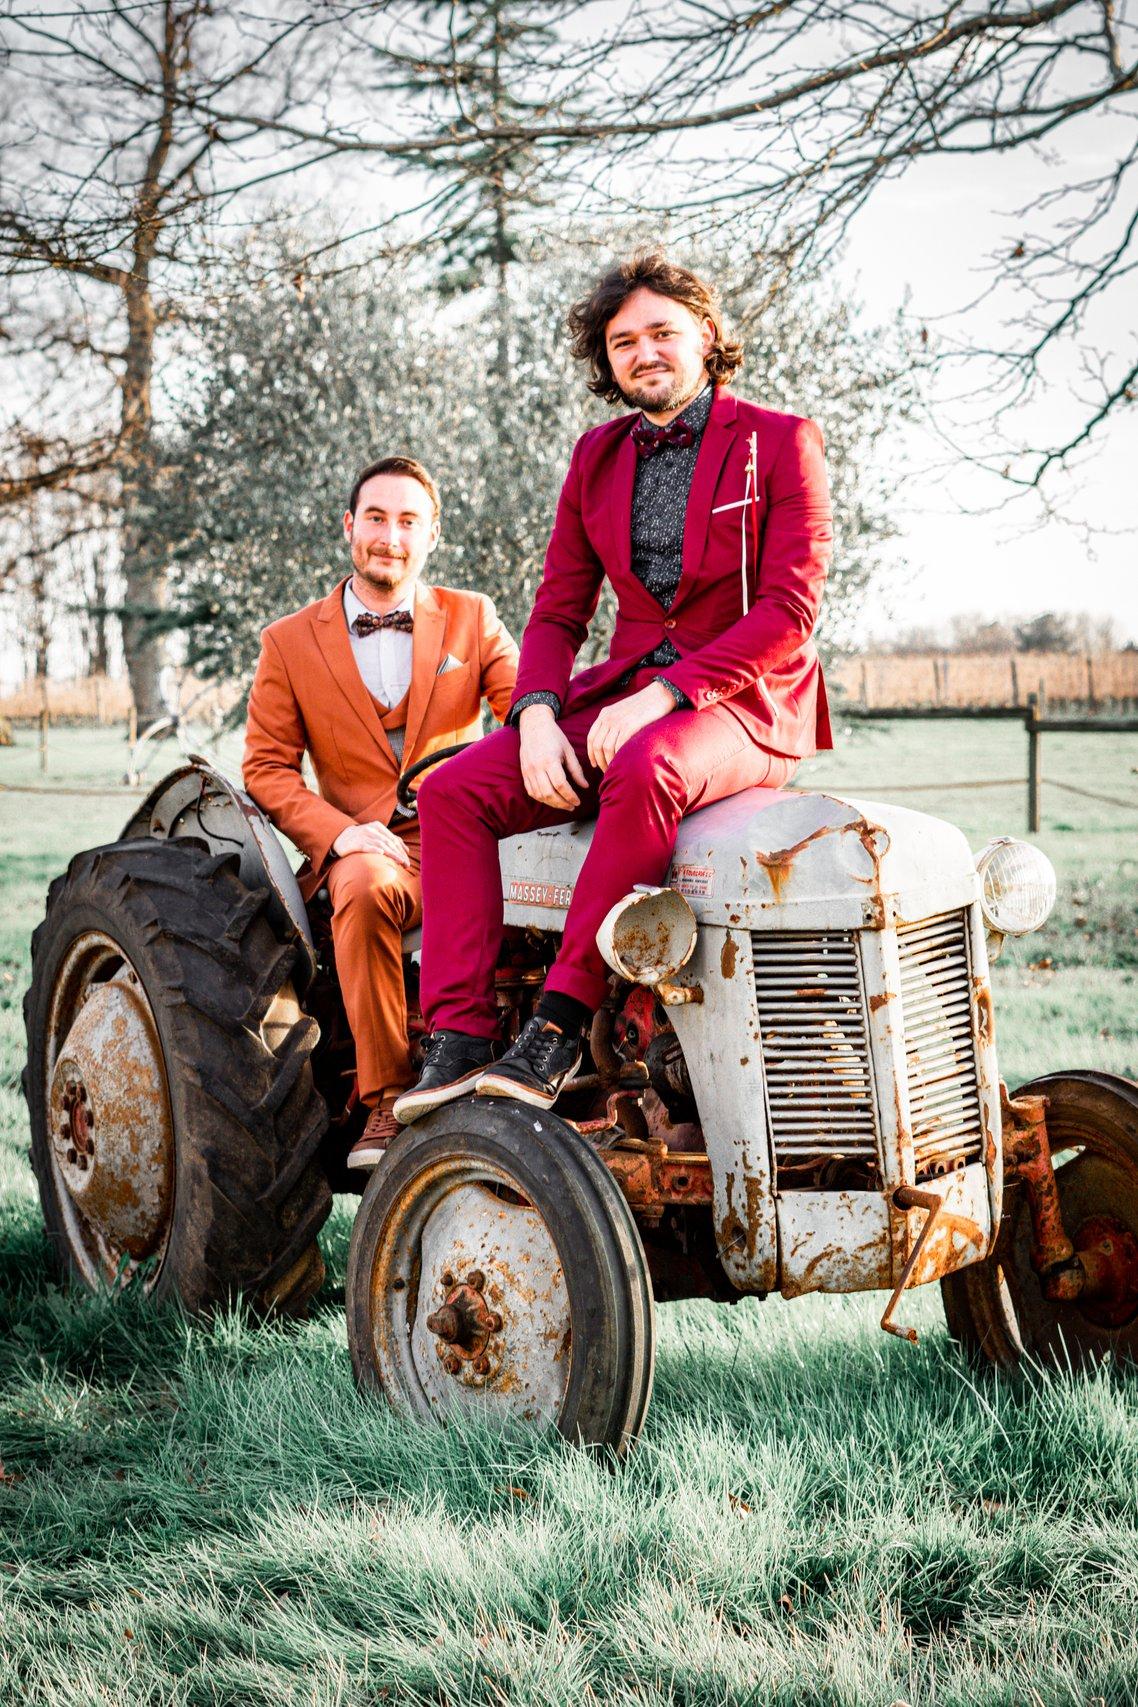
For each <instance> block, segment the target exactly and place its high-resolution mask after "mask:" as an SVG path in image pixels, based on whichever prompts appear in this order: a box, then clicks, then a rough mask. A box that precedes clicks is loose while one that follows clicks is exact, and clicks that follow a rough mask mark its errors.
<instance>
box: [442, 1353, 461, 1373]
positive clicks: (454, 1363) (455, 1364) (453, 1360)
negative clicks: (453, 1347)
mask: <svg viewBox="0 0 1138 1707" xmlns="http://www.w3.org/2000/svg"><path fill="white" fill-rule="evenodd" d="M443 1368H444V1369H445V1370H446V1372H447V1374H448V1375H457V1374H458V1371H459V1360H458V1358H457V1357H456V1356H455V1355H454V1352H453V1351H452V1352H451V1354H450V1356H449V1357H448V1358H447V1360H446V1362H445V1363H444V1364H443Z"/></svg>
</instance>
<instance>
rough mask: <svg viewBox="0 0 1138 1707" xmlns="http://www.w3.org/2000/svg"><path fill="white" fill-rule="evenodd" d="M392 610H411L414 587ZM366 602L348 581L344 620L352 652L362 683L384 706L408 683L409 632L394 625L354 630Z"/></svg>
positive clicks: (399, 695)
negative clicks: (371, 630) (370, 629)
mask: <svg viewBox="0 0 1138 1707" xmlns="http://www.w3.org/2000/svg"><path fill="white" fill-rule="evenodd" d="M392 609H393V610H406V611H410V612H411V614H412V615H414V613H415V589H414V587H412V588H411V589H410V591H409V592H408V593H407V594H406V596H405V597H404V598H402V599H400V601H399V603H398V604H397V605H394V606H393V607H392ZM366 610H367V606H366V605H365V604H364V603H363V601H362V600H361V599H359V598H357V596H356V594H355V592H354V591H353V590H352V583H351V582H350V581H348V582H347V583H346V584H345V587H344V620H345V621H346V622H347V625H348V639H349V640H350V641H351V644H352V656H353V657H354V658H355V660H356V668H357V669H358V670H359V672H360V676H361V677H362V679H363V684H364V687H365V688H366V689H367V690H368V692H369V693H370V694H374V695H375V697H376V699H378V700H382V702H383V704H384V705H386V706H387V707H389V708H390V707H391V706H393V705H398V704H399V701H400V700H401V699H402V698H403V695H404V694H405V693H406V692H407V689H408V688H409V687H410V686H411V646H412V636H411V635H410V634H403V633H401V632H400V630H399V629H397V628H379V629H376V631H375V632H374V633H373V634H356V633H354V632H353V629H352V624H353V622H354V621H355V620H356V618H357V616H359V615H360V613H361V612H362V611H366Z"/></svg>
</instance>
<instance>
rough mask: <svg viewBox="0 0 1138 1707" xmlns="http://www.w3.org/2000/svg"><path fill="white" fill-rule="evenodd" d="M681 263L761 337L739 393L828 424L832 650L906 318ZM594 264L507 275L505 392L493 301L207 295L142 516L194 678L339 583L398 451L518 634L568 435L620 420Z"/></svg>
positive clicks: (743, 263)
mask: <svg viewBox="0 0 1138 1707" xmlns="http://www.w3.org/2000/svg"><path fill="white" fill-rule="evenodd" d="M687 258H688V259H690V260H692V261H693V262H695V264H697V265H703V266H704V268H705V269H706V270H707V271H709V272H711V273H712V275H713V276H716V277H717V278H718V279H719V282H720V283H721V285H722V288H723V292H724V298H725V301H726V304H727V308H728V312H729V317H730V319H731V321H732V324H733V325H735V326H736V327H737V328H739V329H740V330H742V332H743V333H744V335H745V337H746V341H747V349H748V360H747V365H746V367H745V369H744V372H743V374H742V375H741V377H740V380H739V382H738V386H739V389H740V391H741V392H742V393H743V394H745V395H748V396H750V397H752V398H754V399H755V400H756V401H760V402H762V403H764V404H766V405H768V406H770V407H772V408H776V409H786V410H790V411H793V412H797V413H807V414H811V415H813V416H815V417H816V418H817V419H818V420H819V421H820V422H821V424H822V427H823V430H824V432H825V434H826V438H827V443H828V454H829V464H830V472H831V480H832V484H833V490H834V498H835V510H836V518H837V538H838V546H837V551H836V555H835V565H834V571H833V575H832V579H831V586H830V591H829V596H828V600H827V606H826V615H825V619H824V623H823V627H822V630H821V637H822V639H823V641H824V642H825V643H827V644H829V645H831V646H833V645H835V644H840V643H841V641H842V639H843V637H844V635H845V633H846V631H847V629H848V627H849V625H850V624H851V622H852V620H853V618H854V617H855V615H856V612H857V609H858V607H859V605H860V603H861V601H862V599H863V598H864V596H865V594H866V592H867V589H868V588H869V586H870V583H871V581H873V579H874V577H875V575H877V574H878V573H879V572H880V570H881V565H882V559H883V551H882V548H883V546H884V544H885V542H886V540H887V539H888V538H889V537H890V535H891V533H892V528H891V524H890V520H889V512H888V501H887V498H888V487H889V484H890V482H891V480H892V479H893V478H895V475H896V469H895V468H893V467H891V466H889V465H888V464H887V462H886V460H885V459H884V458H883V456H882V454H881V444H882V441H883V440H884V439H885V438H886V437H887V435H888V433H889V431H890V428H891V427H892V426H893V425H895V424H896V422H897V421H898V419H899V417H900V416H901V415H903V414H904V412H905V411H906V409H907V408H908V405H909V403H910V401H911V398H912V395H913V391H914V387H915V378H914V372H913V365H912V357H911V355H910V353H909V352H908V351H907V350H906V348H905V346H904V343H903V341H902V339H901V336H900V334H899V332H897V331H896V329H890V328H885V329H883V328H879V327H877V328H869V327H861V326H860V325H859V323H858V318H857V315H856V312H855V310H854V309H853V308H852V307H851V306H850V304H849V303H848V302H846V301H844V300H841V299H840V298H839V297H838V296H837V294H836V293H835V291H834V290H832V289H831V288H830V287H828V285H827V283H826V280H825V279H824V278H813V279H800V280H799V281H797V282H796V283H794V284H793V285H792V286H790V287H788V288H784V289H779V290H772V288H771V283H770V279H769V277H768V275H767V269H765V268H764V267H763V266H761V265H760V264H759V263H757V262H755V261H754V260H753V259H748V258H747V257H745V256H744V257H741V258H739V259H738V260H736V261H735V262H730V263H727V264H724V263H723V262H722V261H720V262H719V263H718V265H716V264H715V263H714V262H712V261H709V260H706V259H704V258H701V257H699V256H698V255H692V256H689V257H687ZM596 268H597V257H596V253H595V251H594V250H589V251H585V250H582V249H581V248H578V247H574V246H572V245H568V244H566V245H562V246H559V247H557V248H552V247H550V248H547V249H545V250H544V251H540V252H534V253H532V254H531V255H530V256H529V257H528V259H527V261H526V263H525V264H518V265H516V266H514V267H513V268H512V269H511V275H510V290H511V298H512V300H511V315H510V341H511V349H510V380H509V383H508V384H506V383H504V382H503V381H502V379H501V376H500V375H501V370H500V366H499V362H498V359H497V355H498V340H499V336H500V331H501V317H500V314H499V311H498V309H499V304H498V301H497V291H496V290H495V291H493V292H485V293H474V294H472V295H470V296H468V297H465V298H462V299H459V300H458V301H455V300H443V299H442V298H440V297H439V295H438V294H437V293H436V292H435V291H434V290H432V288H431V285H430V282H429V280H427V279H422V280H419V281H417V282H416V283H415V284H414V285H413V286H410V285H409V284H408V281H407V278H406V277H405V276H401V277H400V278H399V279H398V280H396V279H394V278H392V277H391V276H386V275H374V274H371V273H367V272H356V273H351V274H347V275H342V276H337V277H333V278H329V279H325V280H322V281H321V280H317V281H305V280H303V279H301V278H299V277H298V276H297V275H295V273H294V272H293V271H292V270H291V269H290V266H289V265H288V264H286V263H285V262H283V261H282V263H281V264H280V265H279V266H278V267H277V268H276V269H275V270H273V269H270V268H268V267H266V266H265V264H264V260H263V257H262V258H259V259H258V260H257V261H256V264H253V263H252V262H251V259H250V257H249V256H248V255H246V256H245V257H244V259H243V260H242V261H241V262H240V263H239V264H238V276H237V277H235V276H234V275H233V274H229V275H227V278H226V280H225V281H224V286H223V287H222V286H221V285H216V286H215V288H214V292H213V295H212V297H211V299H210V301H209V302H208V304H207V310H208V311H207V312H206V313H205V316H204V331H203V338H202V345H201V349H200V352H199V354H198V358H197V361H196V364H195V368H194V371H193V372H192V373H191V374H190V375H189V386H188V395H187V400H186V403H185V406H184V408H183V409H182V412H181V415H180V418H179V421H178V424H177V430H176V434H175V436H174V438H173V439H172V441H170V442H169V443H168V444H167V445H166V447H165V457H164V467H163V472H162V475H161V478H160V480H159V482H158V483H157V487H156V491H155V496H154V499H153V502H152V507H151V510H150V513H149V519H148V529H149V536H150V549H151V551H152V552H153V553H154V555H155V559H156V561H161V562H162V563H163V564H164V566H165V567H166V568H168V569H169V571H170V572H171V580H172V584H173V587H174V606H175V614H176V617H177V620H178V621H179V622H180V623H181V624H182V625H183V626H184V627H185V629H186V631H187V633H188V636H189V653H190V661H191V662H192V663H193V664H194V667H195V668H196V669H197V670H199V671H200V672H203V673H205V674H210V675H223V676H229V677H232V678H235V679H240V680H247V679H248V676H249V673H250V670H251V667H252V665H253V663H254V661H255V659H256V655H257V646H258V635H259V632H260V629H261V628H262V627H263V626H264V625H265V624H266V623H268V622H270V621H272V620H273V619H274V618H275V617H277V616H279V615H282V614H283V613H285V612H286V611H289V610H292V609H295V608H297V607H298V606H300V605H302V604H304V603H306V602H308V601H310V600H312V599H314V598H317V597H319V596H320V595H321V594H322V593H323V592H324V591H325V590H326V589H327V588H328V587H330V586H331V585H333V584H334V582H335V580H336V579H337V578H338V577H339V576H340V575H341V574H343V573H344V571H345V567H346V564H347V556H346V552H345V547H344V542H343V538H342V534H341V530H340V517H341V515H342V512H343V509H344V505H345V500H346V496H347V492H348V490H349V488H350V485H351V481H352V477H353V475H354V473H355V472H356V471H357V470H358V469H359V468H360V467H361V466H362V465H363V464H365V463H366V462H368V461H370V460H372V459H373V458H375V457H377V456H380V455H384V454H388V453H393V452H403V453H406V454H410V455H414V456H417V457H419V458H420V459H421V460H422V461H423V462H425V463H426V464H427V465H428V467H429V468H430V469H431V470H432V472H433V473H434V475H435V477H436V479H437V480H438V483H439V486H440V488H441V493H442V505H443V527H442V541H441V545H440V548H439V550H438V552H437V553H436V556H435V557H434V558H433V559H432V563H431V568H430V574H431V575H432V577H434V578H435V579H437V580H438V581H440V582H443V583H445V584H448V585H451V586H459V587H474V588H477V589H479V590H481V591H483V592H486V593H488V594H490V595H491V597H492V598H493V599H494V601H495V603H496V604H497V606H498V608H499V610H500V611H501V612H502V614H503V616H504V617H505V619H506V621H507V622H508V623H509V624H510V626H511V628H513V630H514V631H515V632H516V633H520V632H521V629H522V628H523V627H524V624H525V620H526V616H527V614H528V611H529V608H530V606H531V604H532V600H533V595H534V591H535V589H536V586H537V582H538V579H539V578H540V574H541V567H542V562H543V559H544V553H545V546H546V542H547V540H548V537H549V529H550V524H551V522H552V518H553V513H554V508H555V506H556V502H557V495H558V491H559V489H560V485H561V482H562V480H563V478H564V475H565V470H566V467H567V465H568V460H569V453H570V450H571V448H572V445H573V442H574V440H575V439H576V438H577V436H578V435H579V434H580V433H581V432H582V431H584V430H585V428H586V427H588V426H589V425H590V424H593V423H595V422H597V421H599V420H603V419H605V418H606V415H607V410H606V408H605V407H604V406H603V405H601V404H600V403H599V402H598V401H597V399H595V398H593V397H592V396H591V395H590V393H589V392H588V390H587V389H586V386H585V383H584V376H583V375H582V373H581V372H580V370H579V369H578V368H577V366H576V364H575V363H574V362H573V360H572V358H571V356H570V355H569V351H568V347H567V339H566V334H565V310H566V308H567V307H568V305H569V303H570V301H571V300H572V299H573V297H574V295H575V294H577V293H578V292H579V291H580V290H581V289H582V288H583V287H584V286H585V284H586V283H587V282H588V280H589V279H590V278H591V277H592V275H593V274H594V273H595V271H596ZM242 273H243V275H244V277H246V278H247V279H248V280H249V281H250V282H249V284H248V286H247V288H240V287H239V279H240V276H241V275H242ZM875 471H876V472H875ZM603 616H604V613H603V612H602V621H601V623H599V624H598V625H595V633H594V636H593V641H592V647H593V650H594V651H595V650H596V649H597V647H598V646H601V645H603V643H604V640H605V638H606V634H605V626H604V620H603Z"/></svg>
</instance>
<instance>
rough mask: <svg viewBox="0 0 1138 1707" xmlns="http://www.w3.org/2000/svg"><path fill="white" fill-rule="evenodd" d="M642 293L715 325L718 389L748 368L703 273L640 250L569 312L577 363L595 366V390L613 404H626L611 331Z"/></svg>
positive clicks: (712, 369) (713, 363)
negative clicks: (611, 352) (608, 338)
mask: <svg viewBox="0 0 1138 1707" xmlns="http://www.w3.org/2000/svg"><path fill="white" fill-rule="evenodd" d="M638 290H651V291H655V293H656V295H657V296H669V297H671V299H672V301H673V302H679V303H682V304H683V306H684V307H685V308H686V309H688V310H689V311H690V312H691V313H692V314H694V315H695V317H696V319H697V320H702V319H703V318H704V317H705V316H706V317H707V319H709V320H710V321H711V323H712V325H713V326H714V327H715V342H714V344H712V346H711V349H710V350H709V351H708V354H707V358H706V361H707V371H708V374H709V375H710V377H711V380H712V382H713V383H714V384H715V385H727V384H729V383H730V381H731V377H732V375H733V374H735V373H737V372H738V371H739V369H740V368H741V367H742V365H743V345H742V344H741V343H740V342H739V341H737V340H736V339H733V338H728V336H727V334H726V332H725V331H724V327H723V309H722V307H721V306H720V302H719V292H718V291H717V290H716V288H715V286H714V285H711V284H708V283H707V281H706V279H701V278H700V277H699V275H698V274H697V273H693V272H690V271H689V270H688V268H687V267H681V266H679V265H678V263H677V262H675V261H670V260H669V259H668V257H667V255H665V253H664V251H663V250H662V249H648V248H646V249H637V250H635V251H634V252H633V253H632V254H631V255H628V256H626V257H625V259H624V260H623V261H617V262H616V263H615V264H614V265H613V266H611V267H610V268H609V269H608V271H607V272H606V273H603V274H602V275H601V277H600V278H599V279H598V280H597V282H596V284H595V285H594V286H593V288H592V290H591V291H589V293H588V295H587V296H583V297H582V298H581V299H580V301H579V302H575V303H574V304H573V306H572V308H571V309H570V310H569V314H568V317H567V322H568V326H569V340H570V343H569V347H570V349H571V350H572V351H573V354H574V355H575V356H576V358H577V360H578V361H580V362H588V364H589V390H590V391H592V392H595V393H596V395H597V396H598V397H603V398H604V399H605V401H606V402H608V403H619V402H620V401H621V396H622V393H621V390H620V387H619V386H618V385H617V383H616V380H615V379H614V378H613V372H612V368H611V366H610V365H609V358H608V350H607V348H606V345H605V328H606V327H607V326H608V323H609V321H610V320H611V319H612V317H613V315H614V314H616V313H617V312H618V311H619V310H620V309H621V308H622V307H623V306H624V304H625V303H626V302H627V301H628V299H629V297H630V296H632V295H633V293H634V292H635V291H638Z"/></svg>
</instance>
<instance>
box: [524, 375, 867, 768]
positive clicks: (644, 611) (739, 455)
mask: <svg viewBox="0 0 1138 1707" xmlns="http://www.w3.org/2000/svg"><path fill="white" fill-rule="evenodd" d="M635 420H636V416H633V415H624V416H621V417H619V418H618V419H617V420H615V421H606V422H605V423H604V424H603V425H602V426H599V427H594V428H593V429H592V430H591V431H590V432H587V433H585V434H584V436H583V437H582V438H580V439H578V441H577V444H576V445H575V447H574V450H573V456H572V458H571V460H570V463H569V473H568V475H567V476H566V479H565V485H564V486H563V487H562V490H561V497H560V499H559V501H558V505H557V517H556V520H555V522H554V526H553V534H552V537H551V538H550V541H549V549H548V551H547V553H546V558H545V570H544V573H543V576H542V581H541V586H540V587H539V588H538V593H537V598H536V600H535V601H534V607H533V612H532V614H531V616H530V619H529V622H528V624H527V626H526V631H525V634H524V636H523V637H522V650H521V661H520V663H519V666H518V679H517V686H516V688H515V691H514V699H515V701H517V700H519V699H521V697H522V696H523V695H524V694H528V693H533V692H535V691H537V690H538V689H542V690H545V691H548V692H552V693H555V694H557V695H558V696H559V698H560V700H561V705H562V710H563V711H568V710H572V709H575V708H576V707H578V706H581V705H586V704H588V703H589V702H590V701H592V700H595V699H601V698H604V697H606V696H608V695H610V694H611V693H612V690H613V689H614V687H615V685H616V683H617V682H618V681H619V680H620V678H621V676H622V675H623V674H624V672H625V671H626V670H627V669H628V668H629V666H630V665H634V664H637V663H638V662H639V661H640V660H641V659H642V658H644V657H645V656H646V655H647V654H648V653H649V652H651V651H652V649H653V648H654V647H655V646H656V645H657V644H658V643H659V642H660V641H661V640H662V639H664V637H665V635H667V636H668V637H669V638H670V639H671V640H672V642H673V644H674V645H675V647H676V649H677V651H678V652H679V653H680V661H679V662H678V663H676V664H669V665H668V666H667V669H666V670H663V671H662V672H661V673H662V674H665V675H666V676H667V677H668V680H669V681H672V682H675V684H676V686H677V687H679V688H682V689H683V691H684V692H685V693H686V694H687V696H688V698H689V699H690V700H691V702H692V705H693V706H694V707H695V709H696V710H697V711H698V710H700V709H702V707H704V706H706V705H714V704H716V703H717V702H718V701H724V702H725V703H726V706H727V708H728V709H729V710H730V711H731V712H732V713H733V714H734V716H736V717H737V718H738V719H739V721H740V723H741V724H742V725H743V726H744V728H745V729H746V730H747V731H748V732H749V733H750V734H751V736H752V737H753V739H754V740H755V741H756V742H758V743H759V745H761V746H764V747H769V748H772V749H773V750H774V751H775V752H778V753H786V754H789V755H791V756H794V757H799V758H805V757H808V756H809V755H810V754H811V753H813V752H816V751H817V750H818V749H819V748H822V747H831V746H832V745H833V741H832V738H831V732H830V719H829V714H828V711H827V705H826V690H825V685H824V683H823V681H822V669H821V665H820V664H819V662H818V654H817V652H816V651H815V649H814V643H813V641H812V640H811V638H810V635H811V632H812V630H813V627H814V622H815V619H816V617H817V615H818V606H819V603H820V601H821V597H822V587H823V585H824V583H825V580H826V570H827V568H828V567H829V561H830V550H831V545H832V541H833V528H832V524H831V513H830V497H829V488H828V485H827V481H826V467H825V462H824V460H823V455H822V435H821V433H820V432H819V430H818V428H817V427H816V426H815V424H814V422H813V421H807V420H803V419H801V418H800V417H798V416H796V415H779V414H776V413H775V412H774V411H773V410H771V409H760V408H759V407H758V406H757V405H756V404H754V403H745V402H744V401H743V400H742V399H741V398H736V397H733V396H732V395H731V394H730V392H728V391H724V390H723V389H722V388H721V387H720V388H717V389H716V394H715V398H714V401H713V403H712V406H711V414H710V416H709V418H708V422H707V426H706V427H705V428H704V432H703V438H702V440H701V442H700V447H699V455H698V457H697V459H696V465H695V473H694V475H693V477H692V484H691V492H690V494H689V497H688V507H687V519H686V522H685V526H684V545H683V575H682V578H681V580H680V585H679V589H678V591H677V593H676V597H675V599H674V601H673V603H672V606H671V609H670V610H664V608H663V607H662V606H661V605H660V603H659V602H658V601H657V600H656V599H654V598H653V597H652V595H651V593H649V592H648V590H647V588H645V587H644V586H643V585H642V583H641V582H640V581H638V580H637V578H636V576H635V575H634V574H633V573H632V568H631V557H632V488H633V482H634V480H635V476H636V447H635V445H634V444H633V442H632V438H631V436H630V432H631V427H632V425H633V423H634V421H635ZM752 433H757V434H758V518H757V519H758V527H759V558H758V573H757V575H756V572H755V561H754V559H755V553H754V545H753V536H752V533H751V528H752V518H751V515H750V507H749V506H748V509H747V512H746V514H747V561H748V565H749V588H750V591H749V602H750V609H749V610H748V612H747V614H746V615H745V616H744V615H743V595H742V576H741V572H740V530H741V525H742V524H741V520H740V518H741V516H742V514H743V513H744V512H743V511H742V510H741V509H740V508H739V507H735V508H728V509H719V506H720V505H735V504H737V501H738V500H739V499H741V498H742V497H743V494H744V491H745V489H746V465H747V458H748V454H749V441H750V437H751V434H752ZM658 454H660V455H663V456H666V455H667V454H668V453H667V451H666V450H665V451H662V452H660V453H658ZM717 510H718V513H715V512H716V511H717ZM606 575H607V576H608V578H609V580H610V581H611V583H612V586H613V590H614V592H615V593H616V598H617V616H616V626H615V629H614V631H613V637H612V642H611V644H610V647H609V655H608V658H607V660H606V661H605V662H604V663H603V664H597V665H595V666H594V667H593V668H592V669H588V670H583V671H582V672H581V673H580V675H577V676H575V677H574V678H573V680H572V682H570V679H569V678H570V671H571V670H572V667H573V661H574V659H575V658H576V656H577V652H578V650H579V648H580V646H581V643H582V641H583V640H584V638H585V635H586V633H587V632H588V627H589V623H590V621H591V619H592V616H593V613H594V611H595V610H596V608H597V601H598V598H599V597H600V590H601V585H602V583H603V581H604V578H605V576H606Z"/></svg>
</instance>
